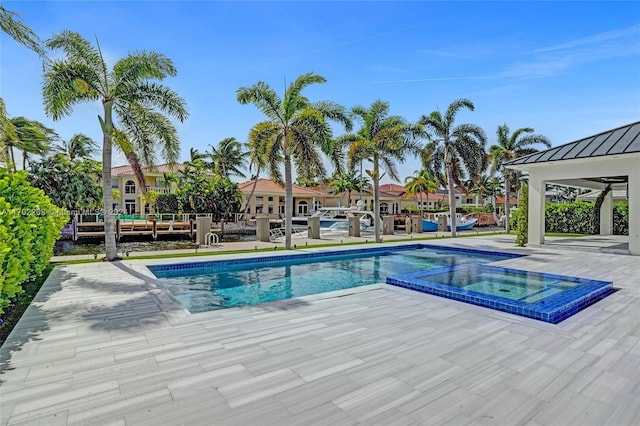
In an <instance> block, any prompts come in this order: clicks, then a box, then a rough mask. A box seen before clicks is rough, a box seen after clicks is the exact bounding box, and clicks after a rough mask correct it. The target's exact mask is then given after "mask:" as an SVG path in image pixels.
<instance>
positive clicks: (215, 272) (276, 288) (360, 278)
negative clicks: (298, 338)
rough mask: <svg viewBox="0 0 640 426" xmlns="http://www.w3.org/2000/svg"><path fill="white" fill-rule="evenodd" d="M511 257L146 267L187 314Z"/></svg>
mask: <svg viewBox="0 0 640 426" xmlns="http://www.w3.org/2000/svg"><path fill="white" fill-rule="evenodd" d="M511 257H516V256H515V255H512V254H503V253H490V252H482V251H470V250H469V251H460V250H451V249H442V248H433V247H427V246H424V245H419V244H416V245H411V246H403V247H397V248H384V249H362V250H350V251H341V252H324V253H314V254H307V255H294V256H277V257H275V258H274V257H262V258H254V259H234V260H228V261H213V262H198V263H188V264H180V265H161V266H149V269H150V270H151V271H152V272H153V273H154V274H155V275H156V277H158V278H160V279H161V282H162V283H163V285H164V286H165V287H166V288H167V289H168V290H169V291H170V292H171V293H172V294H173V295H174V296H175V297H176V298H177V299H178V300H179V301H180V302H181V303H182V304H183V305H184V306H185V307H186V308H187V309H189V311H191V312H204V311H210V310H216V309H223V308H230V307H236V306H246V305H255V304H259V303H266V302H272V301H275V300H282V299H290V298H293V297H300V296H307V295H310V294H318V293H324V292H329V291H334V290H343V289H347V288H352V287H358V286H362V285H368V284H374V283H383V282H385V280H386V278H387V277H388V276H390V275H392V274H398V273H406V272H416V271H424V270H429V269H432V268H441V267H455V266H457V265H463V264H477V263H489V262H495V261H498V260H503V259H507V258H511Z"/></svg>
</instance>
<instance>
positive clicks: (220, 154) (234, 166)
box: [206, 138, 245, 178]
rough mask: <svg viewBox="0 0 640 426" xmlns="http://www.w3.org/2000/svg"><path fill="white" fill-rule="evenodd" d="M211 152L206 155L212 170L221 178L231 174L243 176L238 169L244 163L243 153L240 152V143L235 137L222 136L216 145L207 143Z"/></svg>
mask: <svg viewBox="0 0 640 426" xmlns="http://www.w3.org/2000/svg"><path fill="white" fill-rule="evenodd" d="M209 146H210V147H211V152H207V153H206V155H207V156H208V157H209V158H210V159H211V161H212V166H213V169H214V171H217V172H218V173H219V174H220V176H222V177H223V178H228V177H229V176H231V175H236V176H240V177H245V175H244V173H242V172H241V171H240V170H239V169H240V168H241V167H244V165H245V158H244V156H245V153H244V152H242V144H241V143H240V142H238V141H237V140H236V138H224V139H222V140H221V141H220V142H218V147H217V148H216V147H214V146H213V145H209Z"/></svg>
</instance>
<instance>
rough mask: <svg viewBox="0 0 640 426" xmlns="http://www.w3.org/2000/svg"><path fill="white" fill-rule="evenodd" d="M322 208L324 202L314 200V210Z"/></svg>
mask: <svg viewBox="0 0 640 426" xmlns="http://www.w3.org/2000/svg"><path fill="white" fill-rule="evenodd" d="M321 208H322V203H321V202H320V201H314V202H313V211H316V210H318V209H321Z"/></svg>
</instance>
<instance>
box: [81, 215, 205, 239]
mask: <svg viewBox="0 0 640 426" xmlns="http://www.w3.org/2000/svg"><path fill="white" fill-rule="evenodd" d="M71 228H72V239H73V241H77V240H78V239H79V238H86V237H89V238H91V237H104V232H105V231H104V222H79V221H77V220H76V219H74V220H73V221H72V223H71ZM195 230H196V224H195V220H193V219H189V221H188V222H185V221H179V222H178V221H173V220H170V221H160V220H156V219H153V220H148V219H136V220H121V219H116V223H115V230H114V232H115V234H116V240H120V239H121V238H122V237H123V236H150V237H151V238H153V239H154V240H155V239H157V238H158V236H160V235H189V236H190V237H192V236H193V235H194V233H195Z"/></svg>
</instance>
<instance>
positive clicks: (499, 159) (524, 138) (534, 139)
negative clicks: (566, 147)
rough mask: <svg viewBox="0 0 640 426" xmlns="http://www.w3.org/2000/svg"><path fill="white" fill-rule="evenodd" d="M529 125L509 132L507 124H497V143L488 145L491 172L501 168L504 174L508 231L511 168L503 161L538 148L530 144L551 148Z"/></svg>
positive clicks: (507, 229)
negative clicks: (505, 166)
mask: <svg viewBox="0 0 640 426" xmlns="http://www.w3.org/2000/svg"><path fill="white" fill-rule="evenodd" d="M533 132H534V130H533V129H532V128H531V127H523V128H520V129H518V130H516V131H515V132H513V133H512V134H509V126H507V125H506V124H503V125H502V126H498V129H497V130H496V135H497V136H498V143H497V144H496V145H491V147H489V157H490V158H491V169H492V171H493V172H495V171H496V170H501V171H502V175H503V176H504V210H505V213H504V214H505V218H506V220H505V222H506V223H505V230H506V231H507V233H508V232H509V196H510V194H509V192H510V190H509V188H510V186H511V185H510V182H509V180H510V179H511V177H512V175H511V170H509V169H505V168H504V167H503V165H502V164H503V163H505V162H507V161H511V160H513V159H515V158H518V157H522V156H523V155H528V154H532V153H534V152H537V151H538V150H537V149H535V148H533V147H532V145H537V144H540V145H544V146H545V147H547V148H551V142H549V139H548V138H547V137H546V136H543V135H537V134H533Z"/></svg>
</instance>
